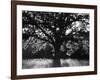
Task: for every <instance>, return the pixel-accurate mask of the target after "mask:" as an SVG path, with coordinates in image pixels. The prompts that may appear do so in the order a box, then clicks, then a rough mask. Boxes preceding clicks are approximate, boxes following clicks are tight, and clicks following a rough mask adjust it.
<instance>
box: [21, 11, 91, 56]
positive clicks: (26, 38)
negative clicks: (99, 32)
mask: <svg viewBox="0 0 100 80" xmlns="http://www.w3.org/2000/svg"><path fill="white" fill-rule="evenodd" d="M22 23H23V24H22V26H23V29H22V32H23V33H22V34H23V46H24V47H23V49H24V50H25V47H26V45H25V44H24V43H26V44H27V46H28V47H29V46H30V45H31V48H32V50H31V51H33V52H32V53H33V54H34V53H37V52H39V51H44V52H42V53H47V52H50V53H49V54H52V55H54V56H55V57H59V56H60V57H61V55H67V56H70V55H72V54H76V52H77V50H79V49H80V48H81V49H82V50H83V52H82V53H80V54H83V53H84V52H86V53H85V54H88V53H89V52H88V51H89V27H90V26H89V14H86V13H63V12H37V11H23V12H22ZM30 38H31V39H30ZM32 38H34V39H35V40H33V39H32ZM30 41H31V42H30ZM39 42H40V43H39ZM87 43H88V44H87ZM43 45H44V46H43ZM37 46H38V47H37ZM47 46H48V47H49V48H48V47H47ZM35 48H36V49H35ZM43 48H44V49H43ZM47 49H48V50H47ZM46 50H47V51H46ZM35 51H36V52H35ZM78 55H79V54H78Z"/></svg>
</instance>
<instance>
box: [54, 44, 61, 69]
mask: <svg viewBox="0 0 100 80" xmlns="http://www.w3.org/2000/svg"><path fill="white" fill-rule="evenodd" d="M59 48H60V45H56V46H55V55H54V60H53V67H60V66H61V62H60V56H59V55H60V51H59Z"/></svg>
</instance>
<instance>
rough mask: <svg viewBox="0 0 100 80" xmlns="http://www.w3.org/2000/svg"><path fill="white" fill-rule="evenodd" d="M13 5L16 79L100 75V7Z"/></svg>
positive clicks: (36, 4) (19, 2)
mask: <svg viewBox="0 0 100 80" xmlns="http://www.w3.org/2000/svg"><path fill="white" fill-rule="evenodd" d="M12 6H13V7H12V77H13V78H17V79H22V78H43V77H58V76H72V75H73V76H74V75H89V74H96V73H97V61H96V59H97V25H96V24H97V7H96V6H94V5H91V6H90V5H78V4H76V5H74V4H60V3H42V2H23V1H17V2H13V5H12ZM13 73H14V74H13Z"/></svg>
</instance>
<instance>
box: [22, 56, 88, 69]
mask: <svg viewBox="0 0 100 80" xmlns="http://www.w3.org/2000/svg"><path fill="white" fill-rule="evenodd" d="M60 63H61V67H70V66H88V65H89V61H88V60H78V59H71V58H68V59H60ZM52 66H54V64H53V59H45V58H44V59H41V58H39V59H24V60H23V61H22V68H23V69H32V68H50V67H52Z"/></svg>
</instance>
